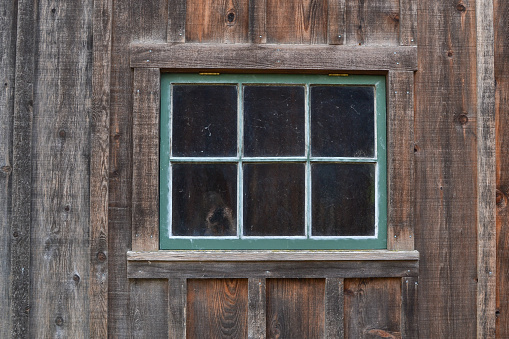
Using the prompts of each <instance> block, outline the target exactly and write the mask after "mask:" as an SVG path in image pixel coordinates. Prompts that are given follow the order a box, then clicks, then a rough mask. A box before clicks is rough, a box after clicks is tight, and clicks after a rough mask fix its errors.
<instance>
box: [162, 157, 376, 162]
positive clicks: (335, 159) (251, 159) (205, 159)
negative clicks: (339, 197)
mask: <svg viewBox="0 0 509 339" xmlns="http://www.w3.org/2000/svg"><path fill="white" fill-rule="evenodd" d="M308 160H309V161H310V162H360V163H376V162H377V159H376V158H346V157H310V158H309V159H308V158H307V157H242V158H240V157H170V162H240V161H243V162H306V161H308Z"/></svg>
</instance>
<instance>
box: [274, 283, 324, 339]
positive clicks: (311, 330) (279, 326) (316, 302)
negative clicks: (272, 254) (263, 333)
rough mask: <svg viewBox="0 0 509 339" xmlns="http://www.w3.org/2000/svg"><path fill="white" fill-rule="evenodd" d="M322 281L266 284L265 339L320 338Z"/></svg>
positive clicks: (322, 298) (322, 308) (322, 333)
mask: <svg viewBox="0 0 509 339" xmlns="http://www.w3.org/2000/svg"><path fill="white" fill-rule="evenodd" d="M324 296H325V279H269V280H267V338H308V339H312V338H323V337H324V327H325V326H324V324H325V305H324Z"/></svg>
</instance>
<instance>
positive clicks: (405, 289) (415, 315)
mask: <svg viewBox="0 0 509 339" xmlns="http://www.w3.org/2000/svg"><path fill="white" fill-rule="evenodd" d="M418 287H419V281H418V278H417V277H407V278H402V279H401V337H402V338H414V339H418V338H419V303H418V298H417V296H418V293H417V292H418Z"/></svg>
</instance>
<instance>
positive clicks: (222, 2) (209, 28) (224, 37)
mask: <svg viewBox="0 0 509 339" xmlns="http://www.w3.org/2000/svg"><path fill="white" fill-rule="evenodd" d="M186 7H187V11H186V41H187V42H222V43H238V42H247V41H248V35H249V33H248V31H249V11H248V7H249V0H238V1H233V0H187V5H186Z"/></svg>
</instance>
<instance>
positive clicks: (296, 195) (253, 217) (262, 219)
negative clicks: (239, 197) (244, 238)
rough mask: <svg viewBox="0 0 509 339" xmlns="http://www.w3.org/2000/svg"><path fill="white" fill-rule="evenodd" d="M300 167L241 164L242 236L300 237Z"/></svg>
mask: <svg viewBox="0 0 509 339" xmlns="http://www.w3.org/2000/svg"><path fill="white" fill-rule="evenodd" d="M304 168H305V165H304V164H281V163H279V164H272V163H271V164H244V234H245V235H252V236H285V235H286V236H289V235H304V215H305V213H304V212H305V207H304V182H305V180H304V178H305V172H304Z"/></svg>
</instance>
